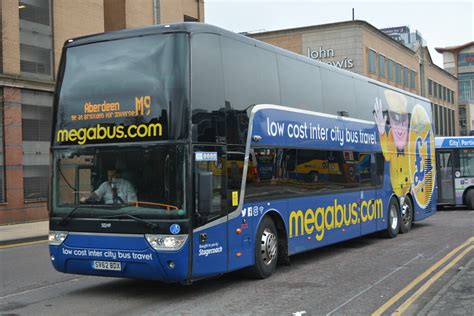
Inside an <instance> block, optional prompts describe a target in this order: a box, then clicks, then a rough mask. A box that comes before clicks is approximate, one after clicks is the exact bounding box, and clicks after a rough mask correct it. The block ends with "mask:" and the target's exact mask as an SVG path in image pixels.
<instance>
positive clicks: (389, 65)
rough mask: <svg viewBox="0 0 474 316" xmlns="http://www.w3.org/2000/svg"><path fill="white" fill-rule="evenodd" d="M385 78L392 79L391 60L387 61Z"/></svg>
mask: <svg viewBox="0 0 474 316" xmlns="http://www.w3.org/2000/svg"><path fill="white" fill-rule="evenodd" d="M387 78H388V80H393V60H390V59H389V60H388V61H387Z"/></svg>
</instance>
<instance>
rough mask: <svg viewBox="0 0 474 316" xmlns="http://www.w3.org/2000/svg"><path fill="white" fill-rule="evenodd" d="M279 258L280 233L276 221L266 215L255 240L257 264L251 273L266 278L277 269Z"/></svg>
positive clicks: (259, 277)
mask: <svg viewBox="0 0 474 316" xmlns="http://www.w3.org/2000/svg"><path fill="white" fill-rule="evenodd" d="M277 260H278V234H277V230H276V227H275V223H274V222H273V220H272V219H271V218H270V217H269V216H265V217H264V218H263V219H262V222H261V223H260V226H259V227H258V231H257V234H256V240H255V264H254V266H253V267H252V269H251V275H252V276H253V277H255V278H258V279H265V278H267V277H269V276H270V275H272V273H273V272H274V271H275V268H276V265H277Z"/></svg>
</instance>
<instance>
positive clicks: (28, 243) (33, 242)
mask: <svg viewBox="0 0 474 316" xmlns="http://www.w3.org/2000/svg"><path fill="white" fill-rule="evenodd" d="M47 241H48V240H37V241H30V242H22V243H19V244H12V245H5V246H0V249H7V248H15V247H21V246H28V245H35V244H41V243H44V242H47Z"/></svg>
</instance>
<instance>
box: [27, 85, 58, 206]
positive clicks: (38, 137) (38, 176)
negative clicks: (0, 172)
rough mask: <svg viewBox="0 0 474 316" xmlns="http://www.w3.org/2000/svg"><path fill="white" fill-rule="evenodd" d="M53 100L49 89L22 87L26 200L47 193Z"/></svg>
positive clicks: (42, 198)
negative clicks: (42, 90)
mask: <svg viewBox="0 0 474 316" xmlns="http://www.w3.org/2000/svg"><path fill="white" fill-rule="evenodd" d="M52 104H53V95H52V93H48V92H40V91H33V90H22V91H21V116H22V120H21V121H22V134H23V190H24V198H25V201H26V202H32V201H44V200H46V199H47V197H48V181H49V180H48V179H49V144H50V139H51V111H52Z"/></svg>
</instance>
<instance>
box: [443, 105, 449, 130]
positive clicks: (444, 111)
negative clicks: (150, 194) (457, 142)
mask: <svg viewBox="0 0 474 316" xmlns="http://www.w3.org/2000/svg"><path fill="white" fill-rule="evenodd" d="M443 127H444V136H447V135H448V111H447V108H445V107H443Z"/></svg>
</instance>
